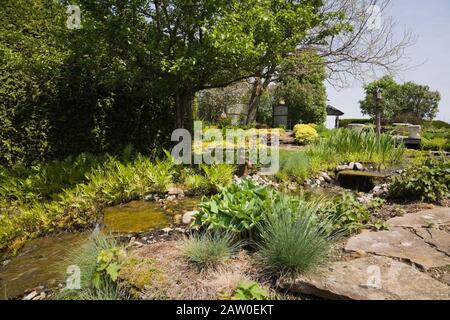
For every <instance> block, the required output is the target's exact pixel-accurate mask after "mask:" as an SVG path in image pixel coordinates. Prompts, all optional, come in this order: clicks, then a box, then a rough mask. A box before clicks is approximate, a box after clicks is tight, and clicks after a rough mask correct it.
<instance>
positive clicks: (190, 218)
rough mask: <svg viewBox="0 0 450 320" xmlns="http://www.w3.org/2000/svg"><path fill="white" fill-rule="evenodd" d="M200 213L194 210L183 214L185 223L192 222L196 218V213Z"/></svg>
mask: <svg viewBox="0 0 450 320" xmlns="http://www.w3.org/2000/svg"><path fill="white" fill-rule="evenodd" d="M196 214H198V211H196V210H194V211H188V212H186V213H185V214H183V218H182V221H183V223H184V224H191V223H192V221H194V220H195V217H194V216H195V215H196Z"/></svg>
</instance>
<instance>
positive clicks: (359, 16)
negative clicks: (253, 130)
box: [247, 0, 415, 123]
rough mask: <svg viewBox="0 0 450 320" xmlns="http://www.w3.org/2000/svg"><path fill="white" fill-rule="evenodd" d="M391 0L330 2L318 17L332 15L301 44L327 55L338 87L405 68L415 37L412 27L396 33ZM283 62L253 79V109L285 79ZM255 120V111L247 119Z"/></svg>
mask: <svg viewBox="0 0 450 320" xmlns="http://www.w3.org/2000/svg"><path fill="white" fill-rule="evenodd" d="M389 4H390V0H324V1H323V3H322V5H321V6H320V8H319V11H320V12H319V13H318V15H319V16H322V17H326V18H325V19H323V20H322V23H321V24H320V25H318V26H317V27H315V28H312V29H311V30H309V33H308V35H307V36H306V37H304V38H303V39H302V41H300V42H299V43H298V46H297V48H301V49H312V50H314V51H315V52H317V54H318V55H319V56H320V57H322V58H323V60H321V61H320V63H324V64H325V66H326V68H327V81H328V82H329V83H331V84H332V85H333V86H335V87H345V86H347V85H348V84H349V81H350V80H351V79H360V80H364V81H367V80H368V79H372V78H374V77H376V75H377V74H378V73H380V72H382V73H395V72H398V71H401V70H403V69H405V63H404V62H405V61H404V52H405V51H406V50H407V49H408V47H409V46H410V45H411V44H412V43H413V42H414V40H415V39H414V36H413V35H412V34H411V32H409V31H405V32H404V34H403V35H402V36H400V37H394V31H395V27H396V23H395V20H394V19H393V18H392V17H391V16H389V15H388V13H387V11H388V8H389ZM277 63H279V61H275V62H270V63H268V64H267V65H266V66H265V68H264V69H263V70H265V72H264V73H263V76H257V77H254V78H253V81H254V85H253V92H252V95H251V99H250V101H249V110H250V111H252V110H253V111H252V112H254V110H255V109H257V104H258V100H259V96H260V95H261V93H262V92H263V91H264V90H265V89H266V88H267V87H268V86H269V84H270V83H271V82H273V81H278V80H279V74H278V70H277V66H276V64H277ZM253 121H254V118H253V113H251V112H249V116H248V118H247V122H248V123H251V122H253Z"/></svg>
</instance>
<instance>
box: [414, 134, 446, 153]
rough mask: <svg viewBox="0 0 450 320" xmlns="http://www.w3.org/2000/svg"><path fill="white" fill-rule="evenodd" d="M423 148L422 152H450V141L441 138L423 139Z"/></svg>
mask: <svg viewBox="0 0 450 320" xmlns="http://www.w3.org/2000/svg"><path fill="white" fill-rule="evenodd" d="M421 147H422V150H434V151H450V140H449V139H446V138H441V137H436V138H431V139H427V138H422V140H421Z"/></svg>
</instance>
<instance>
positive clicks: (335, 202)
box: [319, 192, 383, 233]
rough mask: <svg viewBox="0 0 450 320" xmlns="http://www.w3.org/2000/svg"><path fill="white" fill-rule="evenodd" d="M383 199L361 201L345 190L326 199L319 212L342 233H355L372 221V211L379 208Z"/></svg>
mask: <svg viewBox="0 0 450 320" xmlns="http://www.w3.org/2000/svg"><path fill="white" fill-rule="evenodd" d="M382 203H383V201H382V200H374V201H372V202H369V203H365V204H363V203H361V202H359V201H358V199H357V198H356V196H355V195H354V194H353V193H349V192H344V193H342V194H341V195H339V196H337V197H333V198H332V199H331V200H327V201H324V203H323V204H322V205H321V206H320V208H319V214H320V215H321V216H323V217H326V218H327V219H331V221H332V222H333V224H332V225H333V229H334V230H338V231H339V232H342V233H354V232H357V231H359V230H361V229H362V228H363V227H364V226H366V225H369V224H370V223H371V222H372V215H371V211H372V210H373V209H376V208H378V207H379V206H381V204H382Z"/></svg>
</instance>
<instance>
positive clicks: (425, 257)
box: [345, 228, 450, 270]
mask: <svg viewBox="0 0 450 320" xmlns="http://www.w3.org/2000/svg"><path fill="white" fill-rule="evenodd" d="M345 250H347V251H351V252H355V251H356V252H361V251H365V252H367V253H372V254H376V255H380V256H387V257H394V258H401V259H405V260H408V261H411V262H414V263H415V264H417V265H419V266H421V267H422V268H424V269H425V270H427V269H429V268H435V267H443V266H447V265H450V257H449V256H448V255H446V254H444V253H442V252H439V251H438V250H436V249H435V248H433V247H432V246H430V245H429V244H427V243H426V242H425V241H424V240H422V239H421V238H420V237H419V236H417V235H416V234H414V233H413V232H412V231H409V230H406V229H403V228H393V229H391V230H389V231H380V232H367V231H366V232H363V233H361V234H359V235H357V236H354V237H352V238H350V239H349V240H348V242H347V244H346V246H345Z"/></svg>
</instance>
